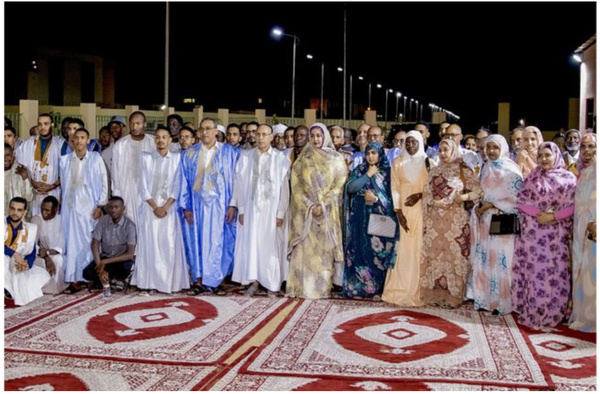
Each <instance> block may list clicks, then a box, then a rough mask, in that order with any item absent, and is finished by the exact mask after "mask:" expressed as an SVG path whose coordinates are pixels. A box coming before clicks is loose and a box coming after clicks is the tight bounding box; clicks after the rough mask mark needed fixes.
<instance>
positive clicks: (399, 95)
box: [396, 92, 402, 122]
mask: <svg viewBox="0 0 600 394" xmlns="http://www.w3.org/2000/svg"><path fill="white" fill-rule="evenodd" d="M400 97H402V93H400V92H396V122H398V102H399V101H400Z"/></svg>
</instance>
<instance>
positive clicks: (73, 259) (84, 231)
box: [60, 129, 108, 294]
mask: <svg viewBox="0 0 600 394" xmlns="http://www.w3.org/2000/svg"><path fill="white" fill-rule="evenodd" d="M89 139H90V137H89V132H88V131H87V130H85V129H79V130H77V131H76V132H75V135H74V136H73V138H72V141H73V145H74V147H75V151H74V152H72V153H70V154H68V155H65V156H62V157H61V158H60V178H61V185H62V210H61V219H62V228H63V231H64V238H65V248H64V253H65V256H66V257H65V282H67V283H71V284H70V285H69V287H68V288H67V289H66V290H65V291H64V292H65V293H67V294H73V293H76V292H78V291H79V290H81V285H80V283H79V282H81V281H84V278H83V269H84V268H85V267H86V266H87V265H88V264H89V262H90V261H93V259H94V256H93V255H92V249H91V244H92V231H93V230H94V226H95V225H96V222H97V221H98V218H100V217H101V216H102V206H103V205H106V202H107V198H108V177H107V174H106V166H105V165H104V161H103V160H102V156H100V154H99V153H97V152H89V151H88V150H87V145H88V143H89Z"/></svg>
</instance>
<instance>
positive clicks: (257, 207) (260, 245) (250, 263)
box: [229, 124, 290, 297]
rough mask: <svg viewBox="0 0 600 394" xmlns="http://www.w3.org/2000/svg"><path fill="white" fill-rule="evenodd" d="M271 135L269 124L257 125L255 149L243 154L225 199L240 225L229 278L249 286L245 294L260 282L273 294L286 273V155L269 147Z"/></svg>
mask: <svg viewBox="0 0 600 394" xmlns="http://www.w3.org/2000/svg"><path fill="white" fill-rule="evenodd" d="M273 137H274V135H273V128H271V126H269V125H266V124H263V125H260V127H259V128H258V130H257V132H256V148H254V149H250V150H245V151H243V152H242V153H241V155H240V159H239V160H238V163H237V166H236V171H235V179H234V187H233V190H234V195H233V198H232V199H231V202H230V203H229V206H230V207H234V208H237V213H238V222H239V226H240V227H239V228H238V229H237V230H238V233H237V236H236V240H235V263H234V265H233V275H232V277H231V280H232V281H234V282H238V283H241V284H243V285H250V286H249V287H248V289H247V290H246V296H248V297H251V296H253V295H254V294H255V293H256V292H257V291H258V287H259V285H262V286H263V287H264V288H266V289H267V291H268V295H269V296H275V295H276V294H277V292H278V291H279V289H280V288H281V284H282V283H283V281H284V280H286V278H287V274H288V267H289V263H288V261H287V236H283V235H287V231H282V230H285V229H286V228H287V226H286V224H287V223H285V221H284V219H285V216H286V211H287V209H288V205H289V200H290V196H289V193H290V188H289V181H288V179H289V172H290V159H289V158H288V157H287V154H286V153H285V152H282V151H279V150H278V149H277V148H275V147H272V146H271V142H272V141H273ZM284 226H285V227H284Z"/></svg>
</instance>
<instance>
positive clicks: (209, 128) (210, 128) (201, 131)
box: [198, 127, 216, 133]
mask: <svg viewBox="0 0 600 394" xmlns="http://www.w3.org/2000/svg"><path fill="white" fill-rule="evenodd" d="M213 129H216V127H206V128H204V129H203V128H202V127H200V128H199V129H198V132H199V133H204V132H207V131H210V130H213Z"/></svg>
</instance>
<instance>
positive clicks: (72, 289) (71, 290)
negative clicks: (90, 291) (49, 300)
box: [61, 282, 83, 294]
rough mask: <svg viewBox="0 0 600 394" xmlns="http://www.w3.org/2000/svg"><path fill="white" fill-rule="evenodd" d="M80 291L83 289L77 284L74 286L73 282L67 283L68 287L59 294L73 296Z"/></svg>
mask: <svg viewBox="0 0 600 394" xmlns="http://www.w3.org/2000/svg"><path fill="white" fill-rule="evenodd" d="M81 289H83V287H81V285H79V284H77V285H75V282H73V283H69V287H67V288H66V289H64V290H63V291H62V292H61V294H75V293H79V292H80V291H81Z"/></svg>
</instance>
